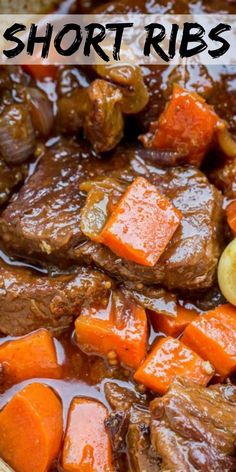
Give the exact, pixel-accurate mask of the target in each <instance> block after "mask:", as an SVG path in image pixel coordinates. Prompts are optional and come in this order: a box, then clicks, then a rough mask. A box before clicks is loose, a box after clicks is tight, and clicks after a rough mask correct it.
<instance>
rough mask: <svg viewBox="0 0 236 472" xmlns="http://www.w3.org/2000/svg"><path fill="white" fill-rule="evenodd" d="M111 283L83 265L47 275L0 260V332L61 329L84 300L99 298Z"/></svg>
mask: <svg viewBox="0 0 236 472" xmlns="http://www.w3.org/2000/svg"><path fill="white" fill-rule="evenodd" d="M110 285H111V284H110V281H109V279H108V277H106V276H104V275H103V274H101V273H100V272H98V271H94V270H90V269H86V268H79V269H78V271H77V272H76V273H75V274H73V275H66V276H64V275H60V276H58V277H53V278H50V277H47V276H42V275H41V276H39V275H36V274H35V273H32V272H31V271H29V270H27V269H23V268H19V267H12V266H11V267H10V266H7V265H6V264H4V263H1V265H0V332H1V333H4V334H7V335H8V334H9V335H11V336H21V335H24V334H27V333H29V332H30V331H33V330H36V329H38V328H42V327H44V328H48V329H50V330H53V331H55V332H60V331H61V330H62V329H64V328H66V327H68V326H70V324H71V323H72V321H73V318H74V317H75V316H77V315H78V314H79V309H80V306H81V304H82V302H83V301H84V300H85V299H87V298H89V297H91V298H92V297H96V296H97V295H98V296H99V297H101V296H102V294H103V293H104V294H105V293H106V291H107V288H109V287H110Z"/></svg>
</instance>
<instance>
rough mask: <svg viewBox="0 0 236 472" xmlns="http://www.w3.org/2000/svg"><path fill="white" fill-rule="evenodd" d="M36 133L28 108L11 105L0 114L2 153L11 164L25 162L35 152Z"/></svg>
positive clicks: (0, 152) (0, 147)
mask: <svg viewBox="0 0 236 472" xmlns="http://www.w3.org/2000/svg"><path fill="white" fill-rule="evenodd" d="M34 149H35V133H34V128H33V124H32V121H31V117H30V114H29V111H28V109H27V108H26V107H25V105H23V104H14V105H9V106H8V107H6V108H5V110H4V112H3V114H2V115H1V116H0V154H1V155H2V157H3V158H4V160H5V161H6V162H8V163H10V164H16V163H20V162H24V161H26V160H27V159H28V157H30V156H31V155H32V154H33V153H34Z"/></svg>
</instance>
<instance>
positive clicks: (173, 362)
mask: <svg viewBox="0 0 236 472" xmlns="http://www.w3.org/2000/svg"><path fill="white" fill-rule="evenodd" d="M213 373H214V370H213V369H212V368H211V365H210V364H209V363H206V362H204V361H203V359H201V357H199V356H198V355H197V354H195V352H193V351H192V350H191V349H189V348H188V347H186V346H184V344H183V343H182V342H180V341H179V340H178V339H174V338H171V337H168V338H163V339H161V340H160V341H159V342H158V343H157V344H156V345H155V346H154V348H153V349H152V351H151V353H150V354H149V355H148V357H147V359H146V360H145V361H144V363H143V364H142V365H141V367H139V369H138V370H137V371H136V372H135V374H134V379H135V380H136V381H137V382H140V383H142V384H144V385H145V386H146V387H148V388H150V389H151V390H153V391H154V392H157V393H160V394H164V393H166V391H167V390H168V388H169V387H170V385H171V384H172V382H173V380H174V379H175V377H177V376H178V377H186V378H187V379H189V380H192V381H195V382H197V383H199V384H201V385H206V384H207V383H208V382H209V381H210V379H211V377H212V375H213Z"/></svg>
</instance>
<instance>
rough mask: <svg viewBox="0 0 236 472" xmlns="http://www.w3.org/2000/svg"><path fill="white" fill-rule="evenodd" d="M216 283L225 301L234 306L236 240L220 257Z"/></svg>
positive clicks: (235, 293)
mask: <svg viewBox="0 0 236 472" xmlns="http://www.w3.org/2000/svg"><path fill="white" fill-rule="evenodd" d="M218 282H219V286H220V289H221V292H222V293H223V295H224V297H225V298H226V300H228V302H230V303H232V305H236V238H235V239H234V240H233V241H231V243H229V244H228V246H227V247H226V248H225V250H224V252H223V253H222V255H221V258H220V261H219V265H218Z"/></svg>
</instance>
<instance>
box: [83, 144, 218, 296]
mask: <svg viewBox="0 0 236 472" xmlns="http://www.w3.org/2000/svg"><path fill="white" fill-rule="evenodd" d="M117 152H119V156H120V158H122V152H121V151H120V150H119V151H117ZM124 155H125V156H126V160H127V159H129V162H130V169H129V172H130V173H125V171H122V170H121V172H120V177H121V178H123V179H126V180H127V181H129V179H130V177H131V179H132V175H133V176H134V175H143V176H145V177H146V178H147V179H148V180H149V181H150V182H152V183H153V184H154V185H156V186H157V188H158V189H159V190H160V191H161V192H163V193H164V194H165V195H166V196H167V197H168V198H170V199H171V200H172V201H173V203H174V205H175V206H176V207H177V208H178V209H179V210H180V211H181V212H182V214H183V219H182V222H181V224H180V226H179V228H178V229H177V231H176V233H175V234H174V237H173V238H172V240H171V241H170V243H169V245H168V246H167V248H166V250H165V251H164V253H163V255H162V256H161V258H160V259H159V261H158V263H157V264H156V266H155V267H154V268H147V267H144V266H141V265H138V264H135V263H133V262H129V261H127V260H125V259H121V258H118V257H117V256H116V255H115V254H114V253H112V252H111V251H110V250H109V249H108V248H107V247H105V246H102V245H99V244H96V243H93V242H91V241H89V242H87V243H86V244H84V245H83V246H81V247H80V248H78V254H82V256H83V257H84V258H85V259H86V260H87V262H91V261H92V262H93V263H95V264H96V265H97V266H99V267H102V268H103V269H105V270H106V271H108V272H110V273H112V274H114V275H115V276H117V277H121V278H123V279H128V280H131V281H136V282H143V283H145V284H158V283H159V284H163V285H165V286H166V287H167V288H169V289H173V288H179V289H197V288H204V287H210V286H211V285H212V283H213V280H214V278H215V269H216V265H217V261H218V257H219V254H220V247H221V241H220V229H221V217H222V209H221V205H222V196H221V193H220V192H219V191H217V189H216V188H215V187H214V186H212V185H210V184H209V182H208V180H207V178H206V177H205V176H204V174H202V173H201V172H200V171H199V170H197V169H196V168H193V167H187V166H186V167H176V168H165V169H163V168H159V167H154V166H153V165H152V164H150V163H148V162H147V161H146V162H144V161H143V160H142V157H141V155H142V151H139V150H136V151H135V152H131V153H129V152H128V153H127V152H124ZM116 176H117V173H116Z"/></svg>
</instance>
